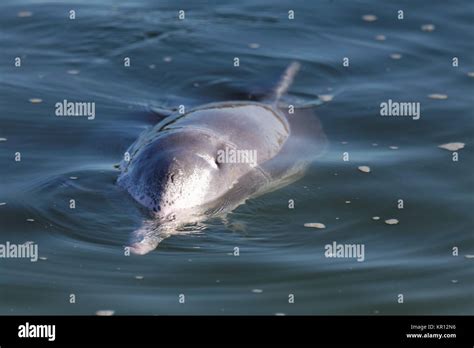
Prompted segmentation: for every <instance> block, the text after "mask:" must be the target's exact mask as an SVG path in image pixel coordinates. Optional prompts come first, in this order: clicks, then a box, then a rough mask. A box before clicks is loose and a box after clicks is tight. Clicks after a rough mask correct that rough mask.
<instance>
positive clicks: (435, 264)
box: [0, 0, 474, 315]
mask: <svg viewBox="0 0 474 348" xmlns="http://www.w3.org/2000/svg"><path fill="white" fill-rule="evenodd" d="M71 9H73V10H75V11H76V19H74V20H71V19H69V11H70V10H71ZM181 9H183V10H185V16H186V18H185V19H184V20H179V19H178V11H179V10H181ZM289 10H294V12H295V18H294V20H289V19H288V11H289ZM398 10H403V11H404V19H403V20H399V19H398V18H397V14H398V13H397V11H398ZM19 14H20V16H19ZM367 14H373V15H375V16H377V20H375V21H372V22H370V21H366V20H363V19H362V16H364V15H367ZM473 15H474V4H473V3H472V1H468V0H466V1H454V2H449V3H447V2H446V1H433V0H431V1H417V2H413V1H398V2H392V1H385V2H381V1H375V0H373V1H350V2H349V1H343V2H342V1H341V2H340V1H337V2H336V1H318V2H316V1H304V2H303V1H286V2H285V1H271V2H266V1H249V0H246V1H240V2H238V3H236V2H228V3H227V4H225V3H223V2H213V1H192V2H191V1H183V2H179V3H176V2H174V1H160V2H155V1H135V2H133V3H128V2H127V3H126V4H125V3H124V2H121V1H108V0H106V1H97V2H94V3H92V2H91V3H90V4H89V3H83V4H81V3H80V2H77V1H67V2H65V1H54V2H43V1H33V0H28V1H18V0H15V1H10V0H6V1H5V0H4V1H2V3H1V4H0V28H1V30H0V48H1V54H0V138H2V141H0V179H1V181H0V182H1V186H0V202H1V203H6V204H3V205H0V244H5V243H6V242H10V243H24V242H27V241H33V242H34V243H37V245H38V249H39V256H40V257H41V259H39V260H38V261H37V262H30V261H29V260H27V259H5V258H1V259H0V313H2V314H94V313H96V311H98V310H113V311H115V313H116V314H276V313H284V314H374V315H376V314H379V313H380V314H472V313H473V312H474V298H473V293H474V292H473V290H474V284H473V275H474V272H473V264H472V262H473V261H472V258H471V257H470V255H473V254H474V241H473V230H472V226H473V222H474V221H473V220H474V219H473V215H472V211H473V208H474V201H473V193H474V182H473V175H472V174H473V163H474V152H473V150H472V135H473V131H474V123H473V116H474V115H473V111H472V106H473V95H474V94H473V87H474V78H473V74H472V72H474V56H473V52H474V50H473V49H474V47H473V46H474V45H473V43H474V30H473V26H472V23H473ZM425 24H433V25H434V30H432V31H426V30H422V29H421V26H422V25H425ZM377 35H384V38H385V40H380V37H379V39H378V40H377V39H376V36H377ZM393 54H399V55H401V56H398V57H399V58H400V59H394V58H393V56H392V57H391V55H393ZM15 57H19V58H21V67H15V64H14V63H15ZM126 57H129V58H130V62H131V65H130V67H124V58H126ZM235 57H238V58H239V59H240V66H239V67H234V66H233V63H234V58H235ZM344 57H347V58H349V66H346V67H345V66H343V59H344ZM395 57H397V56H395ZM453 57H457V58H458V61H459V64H458V66H453V60H452V59H453ZM295 60H296V61H299V62H300V63H301V64H302V70H301V72H300V74H299V75H298V77H297V78H296V80H295V84H294V85H293V86H292V87H291V89H290V93H289V95H288V96H287V97H286V99H285V100H286V101H287V102H291V103H293V104H295V105H299V106H305V107H312V108H314V111H315V112H316V113H317V115H318V116H319V118H320V120H321V122H322V124H323V127H324V129H325V133H326V135H327V137H328V139H329V142H330V143H329V148H328V150H327V152H326V153H325V154H324V155H323V156H322V157H320V158H319V160H318V161H316V162H315V163H313V165H312V166H311V168H310V170H309V172H308V173H307V175H306V176H305V177H304V178H303V179H302V180H300V181H298V182H296V183H294V184H291V185H289V186H287V187H284V188H282V189H280V190H277V191H274V192H272V193H270V194H267V195H265V196H261V197H258V198H256V199H254V200H250V201H249V202H247V204H245V205H243V206H241V207H239V208H238V209H237V210H235V211H234V212H233V213H231V214H230V215H229V216H228V221H229V223H228V224H227V225H226V224H224V223H223V222H222V221H220V220H212V221H209V222H208V223H207V225H208V226H207V229H206V230H204V231H202V232H201V233H194V234H189V235H179V236H173V237H171V238H168V239H166V240H165V241H163V242H162V244H160V246H159V247H158V249H157V250H155V251H154V252H151V253H150V254H148V255H146V256H124V250H123V246H124V245H125V244H126V243H127V241H128V237H129V233H130V232H131V231H133V230H134V229H135V228H136V227H137V225H139V224H140V222H141V220H142V218H143V211H142V209H141V208H140V207H139V206H138V205H137V204H136V203H135V202H134V201H133V200H132V199H131V198H130V197H129V196H128V194H127V193H126V192H123V191H122V190H121V189H120V188H119V187H117V185H116V184H115V180H116V178H117V176H118V171H117V170H116V169H115V168H114V164H116V163H118V162H120V160H121V159H122V156H123V153H124V152H125V151H126V149H127V148H128V146H129V145H130V144H131V143H132V142H133V141H134V140H135V139H136V138H137V137H138V135H139V134H140V133H141V132H142V131H144V130H145V129H147V128H148V127H151V126H153V125H154V124H155V123H156V122H157V121H158V119H159V118H158V116H156V115H154V114H153V113H152V112H151V109H153V108H155V107H162V108H165V107H171V108H172V107H176V106H178V105H180V104H183V105H186V106H187V107H193V106H197V105H200V104H203V103H207V102H214V101H224V100H233V99H239V100H245V99H246V98H248V96H249V94H252V95H260V94H263V93H265V91H268V90H269V89H270V88H272V86H273V84H274V83H275V82H276V81H277V79H278V76H279V74H280V73H281V72H282V70H283V69H284V68H285V67H286V66H287V65H288V64H289V63H290V62H291V61H295ZM469 73H471V74H469ZM431 94H442V95H445V96H447V98H445V99H433V98H430V97H429V95H431ZM327 95H330V96H332V98H333V99H332V100H331V101H327V100H328V97H327ZM321 96H323V97H321ZM324 96H326V97H324ZM32 98H38V99H41V102H38V101H39V100H36V103H35V100H33V102H31V101H30V99H32ZM64 99H67V100H70V101H85V102H95V103H96V115H95V118H94V119H93V120H88V119H87V118H85V117H57V116H55V104H56V103H57V102H62V101H63V100H64ZM329 99H330V98H329ZM388 99H392V100H394V101H403V102H419V103H420V107H421V117H420V119H418V120H413V119H412V118H410V117H382V116H381V115H380V103H382V102H385V101H387V100H388ZM323 100H326V102H323ZM5 139H6V140H5ZM451 142H462V143H464V144H465V147H464V148H463V149H461V150H459V151H457V154H458V158H457V159H458V160H457V161H453V153H452V152H450V151H447V150H443V149H440V148H438V146H439V145H441V144H445V143H451ZM374 144H376V145H374ZM390 146H392V147H393V146H395V147H396V148H390ZM17 152H19V153H20V154H21V161H15V153H17ZM344 152H347V153H348V155H349V159H350V160H349V161H343V154H344ZM362 165H365V166H369V167H370V168H371V172H370V173H363V172H361V171H359V170H358V169H357V167H358V166H362ZM70 199H74V200H75V201H76V208H75V209H70V207H69V201H70ZM290 199H292V200H294V202H295V207H294V209H289V208H288V201H289V200H290ZM399 199H402V200H403V203H404V206H403V209H399V208H398V206H397V202H398V200H399ZM347 202H350V203H347ZM374 216H379V217H380V220H373V219H372V217H374ZM28 219H30V220H28ZM31 219H33V220H34V221H31ZM387 219H398V221H399V223H398V224H396V225H388V224H386V223H385V222H384V221H385V220H387ZM312 222H319V223H323V224H324V225H325V226H326V228H325V229H315V228H308V227H304V224H305V223H312ZM333 241H336V242H337V243H346V244H351V243H356V244H361V245H364V247H365V259H364V261H363V262H358V261H357V260H356V259H354V258H328V257H325V245H326V244H331V243H332V242H333ZM236 247H238V248H239V251H240V255H239V256H234V255H233V253H234V248H236ZM454 247H457V248H458V250H459V253H458V255H457V256H455V255H453V248H454ZM71 294H74V295H75V297H76V302H75V303H70V295H71ZM180 294H184V295H185V303H180V302H179V295H180ZM399 294H403V303H399V301H398V299H399ZM290 295H294V299H295V300H294V303H289V296H290Z"/></svg>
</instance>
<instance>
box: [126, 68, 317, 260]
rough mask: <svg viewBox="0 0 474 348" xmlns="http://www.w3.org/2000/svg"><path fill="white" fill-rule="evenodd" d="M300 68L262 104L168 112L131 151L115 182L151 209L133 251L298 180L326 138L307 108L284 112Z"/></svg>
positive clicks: (144, 250)
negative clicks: (284, 96) (282, 100)
mask: <svg viewBox="0 0 474 348" xmlns="http://www.w3.org/2000/svg"><path fill="white" fill-rule="evenodd" d="M299 68H300V65H299V63H296V62H293V63H292V64H290V65H289V66H288V68H287V69H286V70H285V72H284V74H283V75H282V77H281V79H280V82H279V83H278V85H277V86H276V88H275V89H274V91H273V93H272V95H271V96H270V97H268V98H267V99H265V100H263V101H261V102H253V101H229V102H219V103H212V104H206V105H203V106H200V107H197V108H194V109H192V110H190V111H189V112H186V113H184V114H179V113H176V114H172V115H170V116H168V117H166V118H165V119H164V120H162V121H161V122H159V123H158V124H157V125H156V126H154V127H152V128H151V129H149V130H147V131H145V132H144V133H143V134H142V135H140V136H139V138H138V139H137V140H136V141H135V142H134V143H133V144H132V145H131V146H130V148H129V149H128V151H127V152H128V154H129V158H127V159H123V160H122V162H121V163H120V170H121V173H120V175H119V177H118V180H117V182H118V184H119V185H120V186H121V187H123V188H124V189H125V190H127V191H128V192H129V193H130V195H131V196H132V197H133V198H134V199H135V200H136V201H137V202H139V203H140V204H142V205H143V206H145V207H147V208H148V209H149V211H150V219H148V220H146V221H144V222H143V224H142V226H141V227H140V228H139V229H137V230H136V231H135V232H134V233H133V238H132V242H131V245H130V248H131V251H132V252H133V253H135V254H141V255H143V254H146V253H148V252H150V251H151V250H153V249H155V248H156V247H157V246H158V244H159V243H160V242H161V241H162V240H163V239H164V238H166V237H169V236H170V235H173V234H175V233H179V232H178V231H179V229H180V228H182V227H183V226H186V225H189V224H196V223H199V222H201V221H204V220H206V219H208V218H210V217H214V216H223V215H225V214H226V213H228V212H230V211H232V210H233V209H235V208H236V207H238V206H239V205H241V204H243V203H244V202H245V201H246V200H247V199H250V198H254V197H257V196H259V195H262V194H264V193H267V192H270V191H273V190H275V189H277V188H280V187H282V186H285V185H288V184H290V183H292V182H294V181H296V180H297V179H299V178H300V177H302V175H303V174H304V171H305V169H306V168H307V167H308V165H309V164H310V163H311V162H312V161H313V159H314V158H315V157H316V156H317V155H319V154H321V152H322V151H323V149H324V147H325V144H326V137H325V135H324V133H323V131H322V128H321V125H320V123H319V120H318V119H317V118H316V116H315V115H314V114H313V113H312V112H311V111H310V110H308V109H293V110H292V107H288V106H285V107H282V106H281V98H282V96H283V95H284V94H285V93H286V92H287V90H288V88H289V87H290V85H291V83H292V81H293V79H294V77H295V75H296V73H297V72H298V70H299Z"/></svg>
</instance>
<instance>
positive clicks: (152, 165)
mask: <svg viewBox="0 0 474 348" xmlns="http://www.w3.org/2000/svg"><path fill="white" fill-rule="evenodd" d="M221 169H222V167H221V165H220V164H219V163H217V162H216V140H215V139H213V137H212V136H209V135H206V134H203V133H201V132H196V131H186V132H183V131H181V132H176V133H173V132H171V133H168V134H166V136H160V137H157V138H156V139H154V140H153V141H151V142H149V143H148V144H145V145H143V146H142V147H141V148H140V150H139V151H137V152H136V153H135V154H132V157H131V159H130V161H129V162H128V163H126V164H123V165H122V174H121V175H120V177H119V179H118V183H119V185H121V186H122V187H124V188H126V189H127V190H128V192H129V193H130V194H131V195H132V196H133V197H134V198H135V200H137V201H138V202H139V203H141V204H142V205H143V206H145V207H147V208H149V209H150V210H151V211H152V212H153V213H154V215H155V218H156V219H158V220H161V221H163V222H169V221H174V220H178V221H179V220H183V221H186V222H190V221H191V220H192V215H197V214H198V211H197V208H198V207H202V206H203V205H204V204H206V203H207V202H209V201H211V200H213V199H215V198H216V197H218V196H219V195H220V194H222V193H223V190H224V189H225V188H224V187H223V186H222V185H220V183H221V179H222V173H221Z"/></svg>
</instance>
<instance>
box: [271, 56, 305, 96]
mask: <svg viewBox="0 0 474 348" xmlns="http://www.w3.org/2000/svg"><path fill="white" fill-rule="evenodd" d="M299 69H300V63H298V62H292V63H291V64H290V65H288V67H287V68H286V70H285V72H284V73H283V75H281V78H280V81H279V82H278V84H277V85H276V87H275V89H274V90H273V93H272V95H271V97H270V99H269V100H270V101H271V102H272V104H277V103H278V101H279V100H280V99H281V97H282V96H283V95H284V94H285V93H286V92H287V91H288V88H290V86H291V84H292V83H293V80H294V78H295V76H296V74H297V73H298V70H299Z"/></svg>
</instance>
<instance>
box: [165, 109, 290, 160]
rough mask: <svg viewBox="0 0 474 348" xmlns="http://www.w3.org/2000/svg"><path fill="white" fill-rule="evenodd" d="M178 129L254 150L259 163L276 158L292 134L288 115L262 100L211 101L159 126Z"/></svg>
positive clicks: (242, 148) (228, 144)
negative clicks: (189, 130) (261, 102)
mask: <svg viewBox="0 0 474 348" xmlns="http://www.w3.org/2000/svg"><path fill="white" fill-rule="evenodd" d="M179 129H195V130H196V131H201V132H204V133H207V134H212V135H214V136H216V137H219V138H221V140H222V142H223V146H230V147H233V148H235V149H236V150H255V151H256V152H257V163H258V164H261V163H263V162H266V161H268V160H269V159H271V158H273V157H275V156H276V155H277V154H278V153H279V152H280V150H281V148H282V147H283V145H284V143H285V142H286V140H287V139H288V137H289V136H290V127H289V124H288V122H287V120H286V118H285V116H284V115H283V114H282V113H280V112H279V111H277V110H275V109H273V108H272V107H270V106H267V105H265V104H260V103H239V102H236V103H222V104H220V103H218V104H211V105H209V106H204V107H201V108H199V109H196V110H194V111H190V112H189V113H187V114H185V115H183V116H182V117H178V118H176V119H175V120H173V121H171V122H169V123H167V124H166V125H162V126H161V127H160V131H161V132H166V131H169V130H179ZM222 150H223V149H222Z"/></svg>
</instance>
